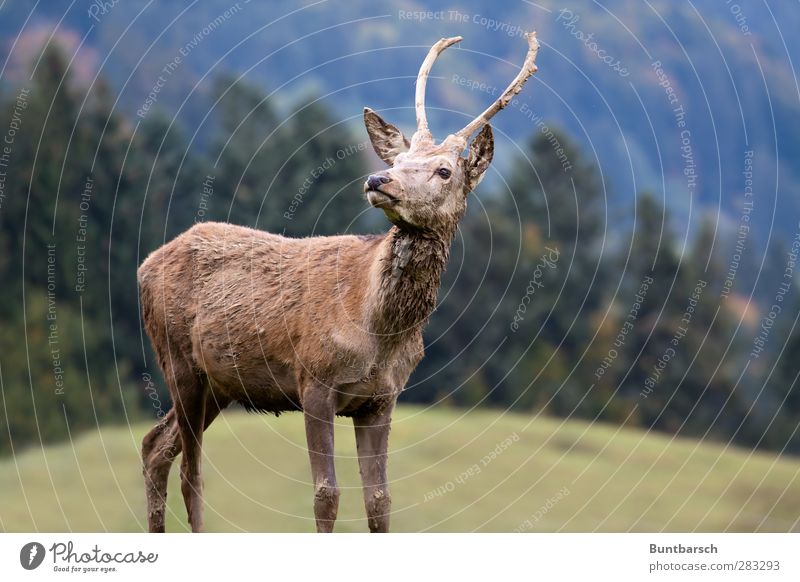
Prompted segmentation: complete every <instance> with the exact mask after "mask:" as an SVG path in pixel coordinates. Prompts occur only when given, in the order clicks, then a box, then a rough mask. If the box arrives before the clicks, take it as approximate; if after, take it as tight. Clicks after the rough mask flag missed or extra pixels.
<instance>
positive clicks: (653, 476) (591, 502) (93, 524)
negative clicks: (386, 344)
mask: <svg viewBox="0 0 800 582" xmlns="http://www.w3.org/2000/svg"><path fill="white" fill-rule="evenodd" d="M148 428H149V427H148V425H143V424H139V425H135V426H132V427H115V428H112V427H107V428H104V429H102V430H101V431H99V432H93V433H88V434H84V435H81V436H79V437H78V438H76V440H75V441H74V443H73V444H64V445H59V446H53V447H48V448H46V449H44V451H41V450H28V451H25V452H21V453H20V454H18V455H17V456H16V458H13V459H5V460H3V461H2V463H1V464H0V492H2V493H0V529H2V530H3V531H27V530H40V531H94V530H99V531H140V530H142V528H143V527H144V526H143V522H142V519H143V518H144V496H143V491H142V483H141V478H140V471H139V459H138V453H137V450H138V447H139V443H140V441H141V437H142V435H143V434H144V433H145V431H146V430H147V429H148ZM205 450H206V453H207V457H206V459H205V471H206V473H205V475H206V479H205V482H206V503H207V513H206V524H207V529H208V530H209V531H311V530H312V529H313V521H312V519H311V517H312V514H311V503H310V500H311V497H312V492H311V488H310V486H309V484H308V473H309V469H308V464H307V457H306V452H305V450H304V440H303V423H302V417H301V416H300V415H299V414H287V415H285V416H282V417H281V418H274V417H269V416H259V415H248V414H246V413H243V412H241V411H231V412H229V413H227V414H225V415H224V416H223V417H222V418H221V419H220V420H218V421H217V422H216V423H215V424H214V425H213V426H212V427H211V428H210V430H209V431H208V433H207V438H206V445H205ZM337 451H338V455H339V457H338V458H337V470H338V475H339V480H340V484H341V486H342V490H343V492H342V499H341V506H340V511H339V516H340V519H339V521H338V523H337V531H340V532H345V531H366V527H365V522H364V517H363V511H362V508H361V494H360V490H359V489H358V470H357V467H356V462H355V459H354V457H353V454H354V444H353V438H352V431H351V429H350V426H349V422H348V421H347V420H346V419H341V426H340V428H339V429H338V432H337ZM391 451H392V454H391V457H392V458H391V460H390V477H391V479H392V488H393V498H394V511H395V513H394V514H393V516H392V522H393V524H392V529H393V530H394V531H397V532H400V531H513V530H515V529H521V530H526V531H558V530H560V531H595V530H598V531H629V530H633V531H660V530H667V531H686V530H698V531H720V530H728V531H800V526H799V525H798V519H800V499H798V497H797V495H796V494H795V492H796V488H797V476H798V473H800V460H798V459H794V458H781V457H776V456H773V455H769V454H761V453H755V454H751V453H749V452H746V451H743V450H740V449H734V448H728V449H726V448H725V447H724V446H721V445H719V444H711V443H700V442H696V441H691V440H684V439H676V440H670V438H669V437H665V436H663V435H659V434H647V433H645V432H642V431H640V430H633V429H616V428H613V427H610V426H606V425H591V424H587V423H584V422H579V421H566V422H563V423H562V421H560V420H557V419H552V418H542V417H539V418H535V419H533V420H532V421H531V419H530V417H528V416H523V415H519V414H503V413H499V412H496V411H481V412H470V413H463V412H462V411H455V410H451V409H443V408H438V409H423V408H415V407H403V408H402V409H401V410H400V411H399V412H398V413H397V415H396V418H395V423H394V428H393V432H392V446H391ZM493 451H494V452H493ZM476 464H477V467H478V469H477V470H476V469H475V468H474V466H475V465H476ZM437 491H438V492H439V493H440V494H437V493H436V492H437ZM169 495H170V499H169V507H170V510H171V515H170V516H169V520H168V524H167V527H168V530H170V531H183V530H184V529H185V527H184V521H185V520H184V515H185V513H184V508H183V503H182V500H181V498H180V493H179V487H178V479H177V473H176V471H175V470H173V474H172V480H171V487H170V494H169ZM426 499H427V500H426ZM548 500H549V501H548Z"/></svg>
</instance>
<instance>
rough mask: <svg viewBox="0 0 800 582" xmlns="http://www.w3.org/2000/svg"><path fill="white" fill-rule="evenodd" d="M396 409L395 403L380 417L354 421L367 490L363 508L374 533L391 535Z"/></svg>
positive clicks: (362, 475) (355, 419)
mask: <svg viewBox="0 0 800 582" xmlns="http://www.w3.org/2000/svg"><path fill="white" fill-rule="evenodd" d="M393 409H394V402H392V403H391V404H390V405H389V406H387V408H386V409H385V410H383V411H381V412H380V413H378V414H371V415H367V416H358V417H355V418H353V425H354V426H355V429H356V448H357V449H358V466H359V470H360V471H361V482H362V484H363V486H364V506H365V507H366V510H367V523H368V524H369V531H370V532H372V533H385V532H388V531H389V513H390V512H391V509H392V498H391V497H390V496H389V480H388V478H387V474H386V464H387V452H388V448H389V430H390V428H391V423H392V410H393Z"/></svg>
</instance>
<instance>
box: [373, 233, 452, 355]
mask: <svg viewBox="0 0 800 582" xmlns="http://www.w3.org/2000/svg"><path fill="white" fill-rule="evenodd" d="M454 234H455V226H454V227H453V228H452V230H451V229H447V231H446V232H431V231H414V230H408V229H400V228H398V227H397V226H395V227H392V229H391V230H390V231H389V233H388V234H387V235H386V237H385V238H384V240H383V243H382V244H381V246H380V248H379V250H378V256H377V264H376V265H375V269H374V271H373V277H372V281H371V287H372V289H370V296H371V298H372V301H371V302H370V303H371V305H370V313H369V314H368V319H369V321H370V327H371V331H372V332H373V333H375V334H378V335H380V336H381V337H382V339H383V340H384V341H388V342H390V343H391V342H393V341H397V342H400V341H402V340H403V339H404V338H406V337H407V336H408V334H410V333H414V332H417V331H419V330H420V329H421V328H422V327H423V326H424V325H425V323H426V322H427V320H428V317H429V316H430V314H431V312H432V311H433V309H434V308H435V307H436V298H437V295H438V292H439V286H440V285H441V281H442V273H443V272H444V269H445V267H446V265H447V260H448V258H449V256H450V246H451V243H452V241H453V235H454Z"/></svg>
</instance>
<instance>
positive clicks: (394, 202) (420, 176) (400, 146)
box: [364, 33, 539, 230]
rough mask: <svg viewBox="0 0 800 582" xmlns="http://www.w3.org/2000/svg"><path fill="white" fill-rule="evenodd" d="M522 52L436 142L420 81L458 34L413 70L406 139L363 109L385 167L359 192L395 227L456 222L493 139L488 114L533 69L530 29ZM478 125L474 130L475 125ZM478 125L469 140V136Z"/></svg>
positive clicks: (483, 167)
mask: <svg viewBox="0 0 800 582" xmlns="http://www.w3.org/2000/svg"><path fill="white" fill-rule="evenodd" d="M526 36H527V39H528V54H527V56H526V58H525V62H524V63H523V65H522V68H521V69H520V72H519V74H518V75H517V77H516V78H515V79H514V80H513V81H512V82H511V84H510V85H509V86H508V87H507V88H506V90H505V91H503V93H502V95H500V97H499V98H498V99H497V100H496V101H495V102H494V103H493V104H492V105H490V106H489V107H488V108H487V109H486V110H485V111H484V112H483V113H482V114H480V115H479V116H478V117H476V118H475V119H474V120H473V121H471V122H470V123H469V124H468V125H467V126H466V127H464V129H462V130H460V131H458V132H456V133H454V134H451V135H449V136H447V137H446V138H445V139H444V140H443V141H442V142H441V143H436V142H435V141H434V139H433V135H431V132H430V130H429V129H428V120H427V117H426V114H425V85H426V83H427V80H428V74H429V73H430V70H431V67H432V66H433V63H434V61H435V60H436V58H437V57H438V56H439V54H440V53H441V52H442V51H443V50H444V49H446V48H447V47H449V46H451V45H453V44H455V43H457V42H460V41H461V37H460V36H456V37H453V38H443V39H441V40H440V41H439V42H437V43H436V44H435V45H433V47H431V50H430V51H429V52H428V56H427V57H426V58H425V60H424V61H423V63H422V66H421V67H420V69H419V75H418V76H417V88H416V99H415V108H416V113H417V131H416V132H415V133H414V135H413V137H412V138H411V140H410V141H409V140H408V139H407V138H406V137H405V136H404V135H403V133H402V132H401V131H400V130H399V129H397V128H396V127H395V126H394V125H392V124H390V123H387V122H385V121H384V120H383V119H381V117H380V116H379V115H378V114H377V113H375V112H374V111H372V110H371V109H369V108H365V109H364V123H365V124H366V126H367V133H369V137H370V140H371V141H372V147H373V148H374V149H375V153H376V154H378V157H379V158H381V159H382V160H383V161H384V162H386V163H387V164H388V165H389V166H391V167H390V168H388V169H387V170H384V171H382V172H377V173H375V174H372V175H370V176H369V178H368V179H367V181H366V182H365V184H364V192H365V193H366V195H367V199H368V200H369V202H370V204H372V206H374V207H375V208H380V209H382V210H383V211H384V212H385V213H386V216H387V217H388V218H389V220H390V221H391V222H393V223H394V224H396V225H397V226H399V227H401V228H414V229H431V230H436V229H437V228H438V227H439V226H440V225H451V224H454V223H457V222H458V221H459V220H460V219H461V216H463V214H464V210H465V208H466V198H467V194H469V193H470V192H471V191H472V189H473V188H475V186H477V185H478V183H479V182H480V181H481V178H483V175H484V172H486V169H487V168H488V167H489V164H490V163H491V162H492V154H493V152H494V140H493V138H492V128H491V126H490V125H489V120H490V119H491V118H492V117H493V116H494V114H495V113H497V112H498V111H500V110H501V109H503V108H504V107H505V106H506V105H508V103H509V102H510V101H511V99H512V98H513V97H514V95H516V94H517V93H519V92H520V90H521V89H522V86H523V84H524V83H525V81H527V80H528V78H529V77H530V76H531V75H532V74H533V73H535V72H536V53H537V51H538V49H539V43H538V41H537V40H536V33H529V34H527V35H526ZM479 130H480V131H479ZM476 131H479V133H478V135H477V136H476V137H475V139H473V140H472V142H471V143H470V144H469V149H468V152H467V155H466V156H465V155H463V154H464V151H465V150H467V143H468V142H469V139H470V137H472V135H473V134H474V133H475V132H476Z"/></svg>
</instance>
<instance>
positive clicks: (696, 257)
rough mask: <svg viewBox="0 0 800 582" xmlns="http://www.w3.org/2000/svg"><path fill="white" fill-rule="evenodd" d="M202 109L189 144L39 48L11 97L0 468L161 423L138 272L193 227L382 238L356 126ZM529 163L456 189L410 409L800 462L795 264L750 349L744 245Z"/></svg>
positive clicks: (781, 270)
mask: <svg viewBox="0 0 800 582" xmlns="http://www.w3.org/2000/svg"><path fill="white" fill-rule="evenodd" d="M208 99H209V101H210V103H214V104H215V105H214V108H213V112H212V115H211V121H210V128H209V130H208V136H209V137H208V139H206V140H204V141H203V143H202V144H200V145H198V144H197V142H194V141H192V142H191V143H190V140H189V139H188V138H187V134H186V132H184V131H183V129H182V128H181V127H180V126H179V124H177V123H174V121H173V119H172V118H170V117H169V115H168V114H167V112H164V111H159V110H158V109H153V110H151V111H148V114H147V115H146V116H145V117H144V118H143V119H142V118H137V117H136V116H133V115H132V116H126V115H125V114H124V113H121V112H119V111H118V110H115V109H114V103H115V95H114V91H113V90H112V88H111V87H110V86H109V85H108V84H107V83H106V82H105V81H103V80H102V79H101V80H100V81H99V82H97V83H95V84H94V85H92V86H91V87H82V86H79V85H78V84H76V83H73V82H72V81H71V79H70V75H69V72H68V67H67V62H66V60H65V58H64V56H63V55H62V54H61V53H60V52H59V51H58V50H57V49H55V48H50V49H47V50H46V51H45V52H44V53H43V56H42V59H41V61H40V63H39V65H38V67H37V69H36V71H35V73H34V75H33V77H32V79H31V81H30V83H29V84H28V86H23V87H6V90H5V91H4V93H3V94H2V101H1V102H0V111H2V117H0V134H2V136H0V139H3V140H4V142H3V144H2V145H0V243H2V248H3V250H4V252H3V253H2V255H0V280H2V282H3V299H4V300H3V301H2V302H0V319H1V320H2V329H1V330H0V389H1V390H2V407H3V414H2V415H0V434H1V435H2V437H0V452H2V453H9V452H11V451H14V450H19V449H21V448H23V447H26V446H30V445H33V444H38V443H40V442H52V441H58V440H63V439H66V438H70V437H74V436H75V435H76V434H78V433H79V432H80V431H82V430H86V429H89V428H92V427H95V426H97V425H98V424H102V423H112V422H118V423H119V422H133V421H136V420H141V419H145V418H156V417H159V416H162V415H163V414H165V412H166V411H167V410H168V409H169V407H170V406H171V403H170V402H169V398H168V395H167V393H166V390H165V387H164V382H163V379H162V378H161V376H160V373H159V372H158V370H157V367H156V365H155V362H154V359H153V356H152V353H151V352H150V348H149V345H148V342H147V339H146V337H145V336H144V335H143V331H142V327H141V324H140V318H139V307H138V301H137V297H138V292H137V286H136V268H137V266H138V264H139V263H140V262H141V261H142V260H143V259H144V257H145V256H146V255H147V253H149V252H150V251H152V250H153V249H155V248H157V247H158V246H159V245H160V244H163V242H165V241H167V240H169V239H171V238H172V237H174V236H175V235H177V234H178V233H180V232H182V231H183V230H185V229H186V228H188V227H189V226H191V225H192V224H193V223H195V222H198V221H204V220H224V221H229V222H234V223H239V224H244V225H247V226H251V227H256V228H261V229H265V230H270V231H272V232H278V233H284V234H286V235H287V236H307V235H309V234H323V235H326V234H337V233H344V232H354V233H363V232H380V231H382V230H385V229H386V228H387V226H388V225H387V223H386V222H385V220H384V219H383V217H382V216H381V215H380V213H378V212H375V211H370V210H369V208H368V206H367V204H366V203H365V201H364V200H363V197H362V196H361V193H360V188H361V183H362V182H363V179H364V177H365V175H366V174H367V173H368V170H369V169H370V168H374V166H375V165H376V164H377V163H379V162H377V159H376V158H373V157H372V156H371V154H370V153H369V149H370V148H369V145H368V143H367V142H366V134H365V133H364V131H363V128H361V127H359V126H357V125H355V124H353V125H352V126H351V125H348V124H343V123H340V122H339V121H338V120H337V118H336V116H335V115H334V114H333V113H332V112H331V111H330V110H329V109H328V108H327V107H326V106H325V105H324V104H323V103H321V102H319V101H317V100H315V99H313V98H308V99H306V100H304V101H301V102H298V103H295V104H293V105H291V106H289V107H282V108H277V107H275V106H274V105H273V103H272V102H271V101H270V100H269V99H267V98H266V92H265V90H264V89H263V88H261V87H258V86H255V85H252V84H248V83H247V82H244V81H241V80H239V81H237V80H236V79H235V78H234V77H228V76H225V75H222V76H220V77H218V78H217V79H216V80H215V81H214V83H213V87H211V88H210V90H209V92H208ZM509 149H510V148H509ZM521 149H522V151H523V152H524V153H523V154H520V155H519V156H518V159H516V160H514V161H513V163H511V164H502V163H499V164H496V169H495V170H493V171H494V172H495V175H494V176H492V177H490V178H489V179H487V181H486V182H485V183H484V184H482V185H481V187H479V188H478V189H477V191H476V192H475V193H473V194H472V195H471V199H470V201H469V209H468V213H467V216H466V217H465V219H464V222H463V223H462V226H461V228H460V231H459V235H458V236H457V237H456V241H455V243H454V248H453V251H452V255H451V263H450V266H449V268H448V271H447V273H446V276H445V281H444V284H443V285H442V290H441V295H440V302H439V305H438V308H437V310H436V311H435V313H434V314H433V316H432V317H431V321H430V325H429V327H428V329H427V332H426V335H425V338H426V357H425V359H424V360H423V362H422V364H421V365H420V367H419V368H418V370H417V371H416V372H415V373H414V375H413V376H412V379H411V381H410V383H409V386H408V389H407V391H406V392H405V393H404V395H403V396H402V399H403V400H404V401H407V402H418V403H437V405H440V406H442V405H453V406H462V407H473V406H491V407H496V408H511V409H514V410H517V411H521V412H526V413H529V414H531V415H533V414H537V413H544V414H552V415H558V416H563V417H578V418H583V419H590V420H596V421H601V422H611V423H615V424H624V425H629V426H637V427H644V428H648V429H655V430H659V431H664V432H668V433H672V434H679V435H686V436H694V437H703V438H713V439H717V440H721V441H725V442H727V441H731V442H734V443H736V444H742V445H746V446H750V447H759V448H766V449H772V450H788V451H791V452H793V453H797V452H800V437H798V435H797V427H798V421H800V396H798V392H797V390H795V389H794V387H795V383H796V381H797V374H798V371H799V370H800V367H799V366H800V364H798V362H799V361H800V357H799V356H800V332H798V331H797V329H796V325H795V323H796V319H797V317H796V316H797V313H798V308H797V301H796V298H795V295H796V290H795V289H794V287H795V285H794V279H793V276H792V274H791V273H790V274H789V275H788V276H787V269H788V268H789V265H793V260H794V259H793V258H792V257H793V255H792V253H793V252H794V253H795V254H794V257H795V258H796V250H794V249H793V247H791V246H790V245H785V244H783V243H782V242H781V241H775V242H774V244H771V245H770V248H769V249H768V251H767V253H766V257H765V260H764V265H763V266H761V267H760V268H759V273H760V274H761V275H760V276H761V277H762V278H761V283H759V284H760V285H762V286H763V288H766V289H780V288H781V285H786V281H789V284H788V287H787V288H786V292H784V294H783V295H782V296H781V297H782V299H781V300H780V301H779V302H778V303H779V304H780V314H777V313H776V314H775V315H776V317H774V318H772V320H771V321H772V323H770V324H769V326H768V327H766V329H769V335H768V337H767V338H766V339H764V341H762V342H761V348H762V351H761V352H759V353H758V354H756V355H753V346H754V341H758V337H759V334H760V333H762V334H763V330H764V329H765V322H767V321H770V317H769V314H770V312H771V308H770V305H771V304H773V303H775V302H773V301H772V300H771V299H770V298H769V297H755V298H753V297H752V296H751V297H749V298H748V293H749V292H747V293H745V292H744V291H738V290H737V288H740V289H743V288H747V285H748V283H749V282H751V281H752V278H753V272H754V271H755V270H756V264H755V263H754V262H753V261H752V257H750V259H749V260H750V261H751V262H750V263H747V259H746V258H743V259H742V265H741V266H738V275H736V276H737V277H738V278H737V279H736V283H735V284H731V279H730V274H729V273H730V271H731V267H730V262H729V260H728V257H729V255H728V254H727V249H730V248H733V244H727V243H726V242H724V241H726V240H729V239H730V240H732V241H733V243H735V242H736V241H735V240H733V239H732V238H731V237H730V236H728V237H727V238H726V237H725V236H720V232H719V228H718V226H719V225H718V223H717V222H716V221H714V220H711V219H709V220H706V221H705V222H703V223H702V225H701V226H700V227H699V228H698V229H696V232H693V233H692V234H691V236H681V235H680V234H676V232H675V231H680V232H682V229H679V228H677V225H675V224H674V221H672V220H671V219H670V217H669V215H668V213H667V211H666V210H665V207H664V205H663V204H662V202H661V201H660V200H659V198H658V197H657V196H655V195H653V194H648V193H641V194H639V195H637V196H635V197H631V198H627V199H626V198H624V197H617V196H613V195H612V194H611V193H610V192H609V188H610V186H609V185H608V184H605V183H604V182H603V180H602V178H601V174H600V171H599V169H598V168H597V167H596V166H595V165H594V164H593V163H592V161H591V160H590V159H589V158H587V156H586V155H585V154H584V152H582V151H581V149H580V147H579V146H578V145H577V144H576V143H575V142H574V141H573V140H571V139H570V138H569V136H567V135H565V134H564V133H562V132H559V131H557V130H555V129H554V128H550V127H547V126H546V125H545V124H544V123H540V124H537V125H535V126H534V125H532V132H531V137H530V139H529V140H528V142H527V143H525V144H522V148H521ZM565 160H566V162H568V163H565ZM615 200H617V201H618V200H622V202H614V201H615ZM721 241H722V242H721ZM748 256H750V255H748ZM731 289H732V291H731Z"/></svg>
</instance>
